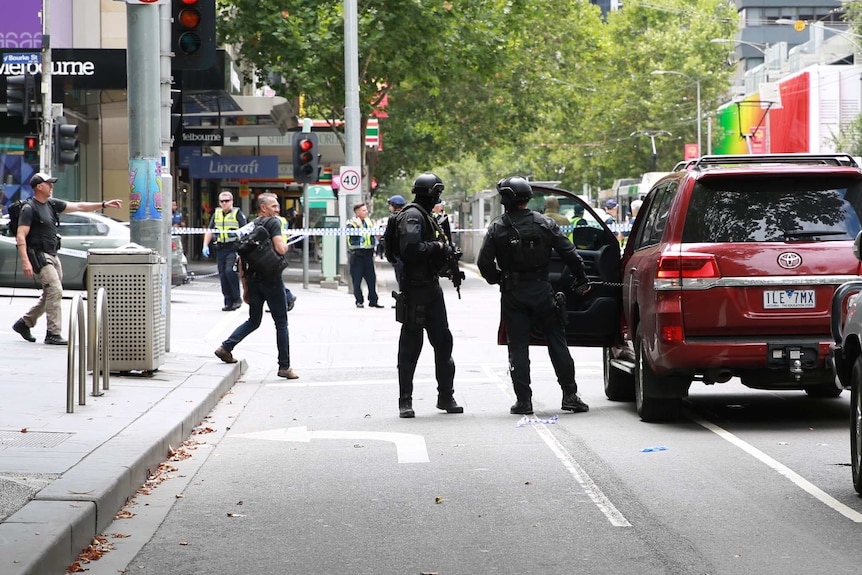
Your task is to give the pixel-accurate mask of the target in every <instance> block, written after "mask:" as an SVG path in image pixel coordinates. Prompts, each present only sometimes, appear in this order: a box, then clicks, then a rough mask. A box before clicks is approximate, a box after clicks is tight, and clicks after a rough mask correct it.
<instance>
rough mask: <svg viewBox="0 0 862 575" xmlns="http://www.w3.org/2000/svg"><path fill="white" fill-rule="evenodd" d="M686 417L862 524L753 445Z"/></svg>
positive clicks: (858, 515) (688, 414)
mask: <svg viewBox="0 0 862 575" xmlns="http://www.w3.org/2000/svg"><path fill="white" fill-rule="evenodd" d="M686 417H688V418H689V419H691V420H692V421H694V422H695V423H697V424H698V425H700V426H701V427H704V428H706V429H708V430H709V431H711V432H713V433H715V434H716V435H718V436H719V437H721V438H722V439H724V440H725V441H727V442H729V443H731V444H733V445H735V446H736V447H738V448H740V449H741V450H743V451H744V452H746V453H748V454H749V455H751V456H753V457H754V458H755V459H757V460H758V461H760V462H761V463H765V464H766V465H767V466H768V467H771V468H772V469H774V470H775V471H777V472H778V473H779V474H781V475H783V476H784V477H786V478H787V479H789V480H790V481H792V482H793V483H795V484H796V485H797V486H798V487H800V488H801V489H802V490H803V491H805V492H807V493H808V494H810V495H811V496H813V497H814V498H815V499H817V500H819V501H820V502H821V503H824V504H826V505H827V506H828V507H831V508H832V509H834V510H835V511H837V512H838V513H840V514H841V515H843V516H844V517H846V518H847V519H849V520H850V521H853V522H854V523H862V513H859V512H858V511H856V510H855V509H852V508H850V507H848V506H846V505H844V504H843V503H841V502H840V501H838V500H837V499H835V498H834V497H832V496H831V495H829V494H828V493H826V492H825V491H823V490H822V489H820V488H819V487H817V486H816V485H814V484H813V483H811V482H810V481H808V480H807V479H805V478H804V477H802V476H801V475H799V474H798V473H796V472H795V471H793V470H792V469H790V468H789V467H787V466H785V465H783V464H781V463H779V462H778V461H776V460H775V459H773V458H772V457H770V456H768V455H767V454H765V453H764V452H762V451H760V450H759V449H757V448H756V447H754V446H753V445H751V444H749V443H746V442H745V441H743V440H742V439H740V438H738V437H737V436H735V435H734V434H732V433H731V432H729V431H727V430H726V429H723V428H721V427H719V426H717V425H715V424H714V423H710V422H709V421H706V420H704V419H701V418H700V417H698V416H696V415H695V414H694V413H691V412H690V411H689V410H686Z"/></svg>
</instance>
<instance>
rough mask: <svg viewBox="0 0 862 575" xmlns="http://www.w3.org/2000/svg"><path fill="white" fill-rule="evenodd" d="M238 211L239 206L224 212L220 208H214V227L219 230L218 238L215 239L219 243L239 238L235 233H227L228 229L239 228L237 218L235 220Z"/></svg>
mask: <svg viewBox="0 0 862 575" xmlns="http://www.w3.org/2000/svg"><path fill="white" fill-rule="evenodd" d="M238 213H239V208H233V209H231V211H230V212H228V213H225V212H224V210H222V209H221V208H216V209H215V215H214V216H213V217H214V221H215V228H216V229H217V230H219V234H218V239H217V240H216V241H217V242H218V243H220V244H225V243H230V242H235V241H237V240H238V239H239V236H237V235H236V234H229V233H227V232H228V231H229V230H238V229H239V220H237V214H238Z"/></svg>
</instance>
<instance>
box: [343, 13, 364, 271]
mask: <svg viewBox="0 0 862 575" xmlns="http://www.w3.org/2000/svg"><path fill="white" fill-rule="evenodd" d="M344 99H345V104H344V140H345V142H344V163H345V165H347V166H360V169H362V149H361V145H362V141H361V134H360V130H361V127H362V126H361V121H362V120H361V116H360V113H359V15H358V10H357V4H356V0H344ZM363 180H364V178H363ZM361 197H362V190H361V189H360V190H359V191H358V195H357V194H346V193H344V188H342V189H341V193H339V195H338V216H339V220H340V221H341V227H342V228H345V227H347V220H348V219H350V218H351V217H353V212H352V211H350V212H348V210H349V209H350V206H353V205H354V204H358V203H359V201H358V200H359V199H360V198H361ZM339 255H340V259H341V262H342V263H341V270H342V273H341V277H343V278H349V277H350V276H349V274H348V273H347V238H346V236H345V238H344V241H343V242H341V248H340V249H339ZM347 283H348V285H349V284H350V282H349V281H348V282H347Z"/></svg>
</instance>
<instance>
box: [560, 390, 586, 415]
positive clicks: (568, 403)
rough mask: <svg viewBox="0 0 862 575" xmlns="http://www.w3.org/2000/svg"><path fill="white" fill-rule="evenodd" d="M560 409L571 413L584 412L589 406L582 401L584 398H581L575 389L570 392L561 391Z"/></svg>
mask: <svg viewBox="0 0 862 575" xmlns="http://www.w3.org/2000/svg"><path fill="white" fill-rule="evenodd" d="M560 409H563V410H565V411H571V412H573V413H584V412H586V411H589V410H590V406H589V405H587V404H586V403H584V400H583V399H581V396H580V395H578V393H577V392H576V391H575V392H570V393H566V392H563V405H562V407H561V408H560Z"/></svg>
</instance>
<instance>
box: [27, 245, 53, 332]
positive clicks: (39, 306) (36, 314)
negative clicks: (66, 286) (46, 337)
mask: <svg viewBox="0 0 862 575" xmlns="http://www.w3.org/2000/svg"><path fill="white" fill-rule="evenodd" d="M45 259H46V260H48V265H46V266H45V267H43V268H42V271H40V272H39V273H38V275H37V276H36V277H37V278H39V282H40V283H41V284H42V295H41V296H39V301H37V302H36V305H34V306H33V307H31V308H30V311H28V312H27V313H25V314H24V315H23V317H22V319H23V320H24V324H25V325H26V326H27V327H29V328H33V327H35V326H36V321H38V319H39V318H40V317H41V316H42V314H45V316H46V319H47V320H48V333H53V334H56V335H62V333H63V332H62V325H63V307H62V304H63V267H62V266H61V265H60V258H59V257H57V256H52V255H48V254H45Z"/></svg>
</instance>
